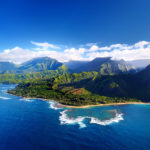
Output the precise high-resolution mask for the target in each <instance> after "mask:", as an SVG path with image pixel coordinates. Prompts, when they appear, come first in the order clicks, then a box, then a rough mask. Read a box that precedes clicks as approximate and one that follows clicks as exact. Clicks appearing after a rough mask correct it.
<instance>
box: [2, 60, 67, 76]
mask: <svg viewBox="0 0 150 150" xmlns="http://www.w3.org/2000/svg"><path fill="white" fill-rule="evenodd" d="M62 66H64V64H63V63H60V62H58V61H57V60H56V59H52V58H50V57H39V58H34V59H32V60H29V61H27V62H25V63H23V64H20V65H15V64H13V63H10V62H0V73H1V74H6V73H7V74H8V73H16V74H27V73H32V72H42V71H49V70H57V69H58V68H60V67H62Z"/></svg>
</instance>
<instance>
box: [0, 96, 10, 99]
mask: <svg viewBox="0 0 150 150" xmlns="http://www.w3.org/2000/svg"><path fill="white" fill-rule="evenodd" d="M0 99H4V100H6V99H10V98H8V97H3V96H0Z"/></svg>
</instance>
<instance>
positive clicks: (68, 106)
mask: <svg viewBox="0 0 150 150" xmlns="http://www.w3.org/2000/svg"><path fill="white" fill-rule="evenodd" d="M8 94H10V95H13V94H11V93H8ZM14 96H17V95H14ZM19 97H22V98H26V99H39V100H43V101H52V102H56V107H58V108H89V107H100V106H117V105H128V104H145V105H150V102H148V103H147V102H123V103H109V104H97V105H84V106H71V105H64V104H61V103H59V102H58V101H57V100H52V99H44V98H36V97H23V96H19Z"/></svg>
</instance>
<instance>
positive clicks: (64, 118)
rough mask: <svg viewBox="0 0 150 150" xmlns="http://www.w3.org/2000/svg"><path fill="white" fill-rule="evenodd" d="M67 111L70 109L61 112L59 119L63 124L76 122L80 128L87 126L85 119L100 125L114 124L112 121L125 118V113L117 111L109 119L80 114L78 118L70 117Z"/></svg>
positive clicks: (116, 121)
mask: <svg viewBox="0 0 150 150" xmlns="http://www.w3.org/2000/svg"><path fill="white" fill-rule="evenodd" d="M67 112H68V110H64V111H62V112H60V114H61V115H60V117H59V120H60V123H61V124H68V125H69V124H70V125H74V124H78V125H79V126H80V128H84V127H86V124H85V123H84V120H85V119H90V121H89V123H95V124H98V125H103V126H105V125H109V124H112V123H118V122H119V121H121V120H124V119H123V114H122V113H118V112H117V113H116V115H115V116H114V117H112V118H110V119H107V120H101V119H98V118H95V117H90V116H85V117H82V116H78V117H77V118H74V117H69V116H68V115H67Z"/></svg>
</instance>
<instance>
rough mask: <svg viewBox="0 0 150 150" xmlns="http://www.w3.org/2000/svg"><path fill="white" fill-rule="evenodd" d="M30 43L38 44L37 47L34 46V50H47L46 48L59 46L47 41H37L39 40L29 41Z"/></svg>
mask: <svg viewBox="0 0 150 150" xmlns="http://www.w3.org/2000/svg"><path fill="white" fill-rule="evenodd" d="M31 43H32V44H33V45H35V46H38V48H35V50H47V49H48V48H51V49H60V47H58V46H56V45H53V44H50V43H47V42H44V43H39V42H34V41H31Z"/></svg>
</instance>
